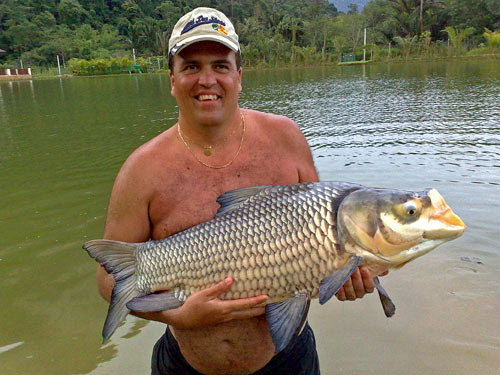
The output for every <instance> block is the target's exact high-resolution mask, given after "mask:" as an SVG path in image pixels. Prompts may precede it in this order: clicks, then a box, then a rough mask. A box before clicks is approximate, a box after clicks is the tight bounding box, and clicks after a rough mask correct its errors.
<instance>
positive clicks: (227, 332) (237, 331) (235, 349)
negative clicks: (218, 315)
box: [171, 315, 274, 375]
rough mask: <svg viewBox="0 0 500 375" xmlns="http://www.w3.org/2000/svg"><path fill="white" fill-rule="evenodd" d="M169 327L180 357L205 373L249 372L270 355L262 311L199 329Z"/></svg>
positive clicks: (272, 350)
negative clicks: (249, 316)
mask: <svg viewBox="0 0 500 375" xmlns="http://www.w3.org/2000/svg"><path fill="white" fill-rule="evenodd" d="M171 329H172V333H173V334H174V336H175V337H176V339H177V342H178V343H179V347H180V349H181V352H182V354H183V356H184V358H185V359H186V360H187V361H188V363H189V364H190V365H191V366H192V367H194V368H195V369H196V370H198V371H200V372H202V373H204V374H207V375H211V374H218V375H221V374H227V375H233V374H234V375H237V374H238V375H240V374H250V373H252V372H255V371H257V370H259V369H260V368H262V367H264V366H265V365H266V364H267V363H268V362H269V361H270V360H271V358H272V357H273V355H274V345H273V342H272V339H271V335H270V333H269V329H268V326H267V320H266V318H265V315H262V316H259V317H257V318H252V319H245V320H232V321H230V322H227V323H222V324H218V325H216V326H211V327H207V328H203V329H196V330H180V329H175V330H174V329H173V328H172V327H171Z"/></svg>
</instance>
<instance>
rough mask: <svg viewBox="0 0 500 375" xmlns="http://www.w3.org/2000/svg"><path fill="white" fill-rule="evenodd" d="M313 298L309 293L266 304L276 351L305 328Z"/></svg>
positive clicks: (283, 347) (268, 321)
mask: <svg viewBox="0 0 500 375" xmlns="http://www.w3.org/2000/svg"><path fill="white" fill-rule="evenodd" d="M310 303H311V299H310V296H309V293H298V294H296V295H295V296H294V297H292V298H288V299H286V300H284V301H281V302H276V303H270V304H269V305H266V318H267V323H268V325H269V331H270V332H271V337H272V339H273V343H274V347H275V352H276V353H279V352H280V351H282V350H283V349H285V348H286V346H287V345H288V344H289V343H290V341H291V340H292V339H293V337H294V336H298V335H299V334H300V333H301V332H302V330H303V329H304V326H305V323H306V320H307V313H308V312H309V305H310Z"/></svg>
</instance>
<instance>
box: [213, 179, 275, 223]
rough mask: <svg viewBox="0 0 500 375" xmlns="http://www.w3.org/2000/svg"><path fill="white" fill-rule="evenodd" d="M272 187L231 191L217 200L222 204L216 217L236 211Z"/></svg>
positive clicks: (264, 186)
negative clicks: (250, 199)
mask: <svg viewBox="0 0 500 375" xmlns="http://www.w3.org/2000/svg"><path fill="white" fill-rule="evenodd" d="M270 187H272V186H271V185H257V186H249V187H244V188H241V189H235V190H230V191H228V192H226V193H224V194H222V195H220V196H219V197H218V198H217V203H219V204H220V208H219V211H217V215H215V217H218V216H221V215H224V214H227V213H228V212H231V211H233V210H236V209H237V208H238V207H240V206H241V205H242V204H243V203H245V202H246V201H247V200H248V199H249V198H251V197H253V196H254V195H257V194H258V193H260V192H261V191H262V190H265V189H267V188H270Z"/></svg>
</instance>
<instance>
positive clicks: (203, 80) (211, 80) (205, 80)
mask: <svg viewBox="0 0 500 375" xmlns="http://www.w3.org/2000/svg"><path fill="white" fill-rule="evenodd" d="M198 83H199V84H200V85H202V86H205V87H211V86H213V85H215V84H216V83H217V80H216V78H215V74H214V72H213V71H212V69H211V68H209V67H205V68H203V69H202V70H201V72H200V79H199V81H198Z"/></svg>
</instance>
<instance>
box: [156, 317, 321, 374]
mask: <svg viewBox="0 0 500 375" xmlns="http://www.w3.org/2000/svg"><path fill="white" fill-rule="evenodd" d="M319 373H320V371H319V359H318V354H317V353H316V341H315V339H314V333H313V331H312V329H311V327H310V326H309V324H306V326H305V328H304V330H303V331H302V333H301V335H300V336H298V337H297V338H296V339H295V340H294V341H292V342H291V343H290V344H289V345H288V346H287V347H286V348H285V349H283V350H282V351H281V352H280V353H278V354H277V355H275V356H274V357H273V358H272V359H271V361H270V362H269V363H268V364H267V365H266V366H264V367H263V368H261V369H260V370H259V371H257V372H254V375H271V374H294V375H319ZM151 374H152V375H167V374H168V375H177V374H179V375H200V373H199V372H197V371H196V370H195V369H194V368H192V367H191V366H190V365H189V363H187V361H186V360H185V359H184V357H183V356H182V354H181V351H180V349H179V345H178V344H177V341H176V340H175V338H174V336H173V335H172V333H171V332H170V330H169V329H168V328H167V329H166V331H165V334H164V335H163V336H162V337H161V338H160V339H159V340H158V342H157V343H156V345H155V346H154V349H153V357H152V360H151Z"/></svg>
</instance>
